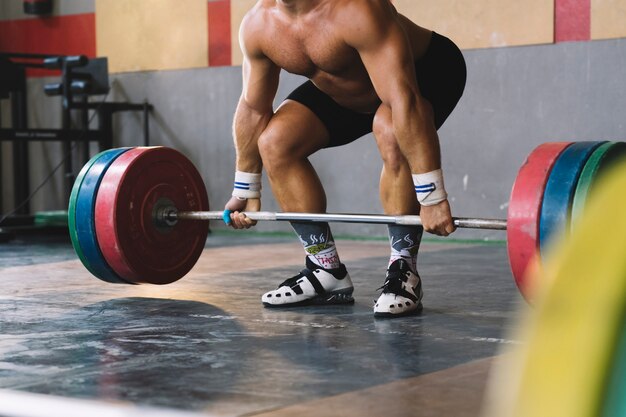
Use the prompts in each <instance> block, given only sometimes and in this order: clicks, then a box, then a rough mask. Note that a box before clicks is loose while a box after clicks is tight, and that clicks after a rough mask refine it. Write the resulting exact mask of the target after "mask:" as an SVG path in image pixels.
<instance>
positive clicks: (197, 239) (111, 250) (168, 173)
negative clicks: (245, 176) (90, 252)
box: [95, 147, 209, 284]
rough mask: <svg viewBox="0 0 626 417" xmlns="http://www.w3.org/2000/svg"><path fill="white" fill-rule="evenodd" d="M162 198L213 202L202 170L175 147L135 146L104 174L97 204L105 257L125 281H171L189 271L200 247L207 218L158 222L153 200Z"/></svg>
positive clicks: (190, 205) (192, 207)
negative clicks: (210, 199) (155, 217)
mask: <svg viewBox="0 0 626 417" xmlns="http://www.w3.org/2000/svg"><path fill="white" fill-rule="evenodd" d="M164 201H169V202H171V203H172V204H173V205H174V206H175V207H176V208H177V209H178V210H179V211H196V210H208V208H209V202H208V197H207V194H206V188H205V186H204V183H203V182H202V178H201V177H200V174H199V173H198V171H197V170H196V168H195V167H194V166H193V164H192V163H191V162H190V161H189V160H188V159H187V158H186V157H185V156H183V155H182V154H181V153H180V152H178V151H175V150H173V149H169V148H164V147H150V148H135V149H131V150H129V151H127V152H126V153H124V154H123V155H121V156H120V157H119V158H118V159H116V160H115V162H114V163H113V164H111V166H110V167H109V169H108V171H107V172H106V174H105V175H104V177H103V178H102V183H101V184H100V188H99V190H98V196H97V198H96V207H95V222H96V235H97V238H98V243H99V245H100V248H101V250H102V254H103V255H104V257H105V259H106V261H107V263H108V264H109V265H110V266H111V268H113V270H114V271H115V272H116V273H117V274H118V275H119V276H121V277H122V278H124V279H125V280H127V281H130V282H133V283H138V284H139V283H150V284H169V283H171V282H174V281H176V280H178V279H180V278H182V277H183V276H184V275H185V274H187V272H189V270H191V268H192V267H193V266H194V264H195V263H196V261H197V260H198V258H199V257H200V254H201V253H202V249H203V248H204V244H205V241H206V237H207V233H208V223H206V222H195V221H181V222H178V223H177V224H176V225H175V226H172V227H163V226H157V225H156V224H155V222H154V220H153V219H154V209H155V205H156V204H157V203H159V204H162V203H163V202H164Z"/></svg>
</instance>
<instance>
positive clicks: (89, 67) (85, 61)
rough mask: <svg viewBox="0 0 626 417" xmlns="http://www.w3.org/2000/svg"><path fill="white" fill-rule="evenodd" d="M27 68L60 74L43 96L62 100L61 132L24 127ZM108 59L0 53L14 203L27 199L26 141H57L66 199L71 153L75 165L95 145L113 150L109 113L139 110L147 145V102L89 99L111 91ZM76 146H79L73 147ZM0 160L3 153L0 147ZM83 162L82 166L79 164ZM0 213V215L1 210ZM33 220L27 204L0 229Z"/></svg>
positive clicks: (0, 131) (4, 136)
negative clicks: (93, 121) (94, 117)
mask: <svg viewBox="0 0 626 417" xmlns="http://www.w3.org/2000/svg"><path fill="white" fill-rule="evenodd" d="M28 68H40V69H41V68H43V69H49V70H56V71H60V74H61V76H60V80H59V82H55V83H49V84H46V85H45V86H44V93H45V94H46V95H47V96H61V98H62V110H61V112H62V123H61V128H60V129H46V128H30V127H29V126H28V120H27V116H28V105H27V82H26V71H27V69H28ZM109 89H110V87H109V74H108V61H107V58H88V57H86V56H84V55H78V56H65V55H46V54H22V53H0V100H3V99H5V100H6V99H8V100H10V109H11V118H10V123H11V125H10V127H5V126H2V119H1V118H0V142H2V141H10V142H11V143H12V149H11V150H12V159H13V184H12V186H13V190H14V202H15V205H18V204H20V203H22V202H25V201H27V199H28V197H29V195H30V186H29V183H30V176H29V165H30V161H29V154H28V143H29V142H32V141H40V142H60V143H61V144H62V150H63V151H62V154H63V155H65V156H67V157H66V158H65V160H64V163H63V174H64V192H65V200H66V201H67V200H68V199H69V193H70V191H71V189H72V185H73V183H74V179H75V175H74V166H73V158H72V154H73V153H74V151H76V152H78V155H77V156H76V157H77V160H78V161H79V162H78V165H79V166H82V165H83V164H84V163H85V162H86V161H87V160H89V158H90V155H89V148H90V146H89V144H90V143H91V142H96V143H97V144H98V148H99V150H100V151H102V150H105V149H110V148H112V147H113V114H115V113H117V112H125V111H141V112H143V136H144V138H143V144H144V145H145V146H148V145H149V143H150V132H149V113H150V112H151V111H152V110H153V106H152V105H151V104H149V103H147V102H144V103H127V102H109V101H92V102H90V101H89V97H90V96H97V95H106V94H107V93H108V92H109ZM90 111H95V112H96V115H97V118H98V120H97V126H96V128H94V129H90V128H89V112H90ZM76 144H80V145H81V146H78V147H77V146H76ZM0 160H2V149H1V148H0ZM81 160H82V163H81ZM3 186H7V183H6V182H5V183H4V184H3V181H0V208H1V207H3V200H2V199H3V189H2V187H3ZM0 213H1V212H0ZM33 221H34V216H33V215H32V213H31V208H30V205H29V204H28V202H26V203H25V204H24V205H22V206H21V207H19V208H18V209H17V210H16V211H15V213H13V214H12V215H11V216H10V217H8V218H7V219H6V220H5V221H4V222H3V224H2V225H0V228H1V227H12V226H13V227H23V226H30V225H32V224H33Z"/></svg>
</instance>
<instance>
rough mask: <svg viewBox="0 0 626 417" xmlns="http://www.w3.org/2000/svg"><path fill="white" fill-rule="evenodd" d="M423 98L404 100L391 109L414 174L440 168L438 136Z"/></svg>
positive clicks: (398, 136)
mask: <svg viewBox="0 0 626 417" xmlns="http://www.w3.org/2000/svg"><path fill="white" fill-rule="evenodd" d="M421 100H423V99H421V98H419V97H418V98H415V99H410V100H405V101H404V102H401V103H396V104H395V105H394V107H392V109H391V111H392V118H393V129H394V133H395V136H396V138H397V140H398V145H399V146H400V149H401V150H402V153H403V154H404V156H405V157H406V158H407V161H408V163H409V165H410V167H411V172H412V173H413V174H421V173H425V172H431V171H435V170H437V169H440V168H441V151H440V147H439V136H438V135H437V130H436V128H435V125H434V122H433V120H432V110H431V109H430V108H428V107H427V106H428V104H427V103H423V102H420V101H421Z"/></svg>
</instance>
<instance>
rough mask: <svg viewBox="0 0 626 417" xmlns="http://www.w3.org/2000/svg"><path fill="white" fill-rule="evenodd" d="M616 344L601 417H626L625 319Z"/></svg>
mask: <svg viewBox="0 0 626 417" xmlns="http://www.w3.org/2000/svg"><path fill="white" fill-rule="evenodd" d="M617 342H618V347H617V349H616V350H615V354H614V358H615V359H614V361H613V364H612V366H611V369H612V374H611V376H610V377H609V379H608V381H607V389H606V397H605V399H604V401H603V409H602V416H603V417H613V416H626V318H624V319H622V334H621V336H620V338H619V340H618V341H617Z"/></svg>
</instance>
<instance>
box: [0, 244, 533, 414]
mask: <svg viewBox="0 0 626 417" xmlns="http://www.w3.org/2000/svg"><path fill="white" fill-rule="evenodd" d="M29 239H32V238H29ZM338 247H339V250H340V255H341V256H342V260H343V261H344V262H345V263H346V264H347V266H348V270H349V271H350V274H351V276H352V279H353V281H354V283H355V287H356V289H355V300H356V303H355V305H354V306H333V307H306V308H300V309H287V310H275V309H271V310H270V309H265V308H264V307H263V306H262V305H261V303H260V296H261V294H262V293H263V292H264V291H266V290H269V289H272V288H274V287H275V286H276V285H277V284H278V283H279V282H282V281H283V280H284V279H286V278H289V277H290V276H293V275H295V273H297V272H298V271H299V269H300V268H301V264H302V260H303V257H304V255H303V252H302V249H301V248H300V247H299V244H298V243H297V242H296V241H295V240H294V239H287V238H276V237H263V236H259V235H252V236H251V237H250V236H248V237H246V236H245V234H242V235H232V234H226V235H223V234H221V235H217V236H210V237H209V240H208V242H207V248H206V250H205V253H204V254H203V256H202V258H201V259H200V261H199V262H198V265H196V267H195V268H194V269H193V270H192V272H191V273H190V274H189V275H188V276H187V277H185V278H184V279H182V280H181V281H179V282H177V283H174V284H171V285H168V286H161V287H157V286H125V285H112V284H107V283H104V282H100V281H98V280H97V279H95V278H93V277H91V276H90V275H89V273H88V272H87V271H86V270H85V269H84V268H83V267H82V265H81V264H80V263H79V262H78V261H77V260H76V259H75V257H74V255H73V252H72V250H71V246H70V245H69V243H68V242H67V241H65V240H62V239H61V240H59V239H58V238H54V239H52V238H50V239H48V240H45V239H44V240H43V241H42V240H36V241H32V240H22V241H20V240H17V241H13V242H11V243H7V244H2V245H0V262H2V263H1V264H0V276H2V290H1V291H0V388H5V389H12V390H20V391H27V392H35V393H45V394H54V395H60V396H64V397H70V398H89V399H116V400H125V401H131V402H134V403H138V404H142V405H151V406H158V407H168V408H176V409H184V410H198V411H204V412H211V413H216V414H220V415H256V414H260V413H263V412H268V411H271V410H280V409H281V408H284V407H293V406H297V405H298V404H302V403H304V404H308V403H310V402H311V401H313V403H312V404H316V405H312V406H311V407H319V403H315V401H320V400H321V401H323V400H324V399H326V398H331V397H336V396H341V395H350V393H353V392H363V390H372V389H374V390H376V389H377V387H385V386H387V387H388V386H389V384H396V385H397V384H400V386H402V383H403V382H402V381H405V380H406V381H410V380H411V378H416V377H424V376H428V375H434V373H437V372H441V371H446V370H447V372H448V373H449V375H455V373H454V372H453V371H451V370H455V369H461V368H459V367H463V366H465V365H467V364H470V363H473V362H474V361H477V360H480V359H485V358H492V357H493V356H495V355H497V354H498V351H499V349H500V347H502V346H503V345H506V344H507V343H514V342H515V341H510V340H507V329H508V326H509V324H510V322H511V320H512V318H513V316H514V313H513V312H514V311H515V310H516V309H517V305H518V304H519V303H522V301H521V298H520V297H519V295H518V292H517V289H516V288H515V284H514V282H513V279H512V278H511V276H510V272H509V268H508V261H507V258H506V247H505V246H504V245H494V244H489V245H487V244H485V245H480V244H462V243H456V244H454V243H453V244H433V243H427V244H424V245H423V250H422V253H421V254H420V260H419V265H420V266H419V268H420V274H421V275H422V278H423V280H424V291H425V298H424V311H423V313H422V314H421V315H419V316H413V317H406V318H402V319H393V320H380V319H378V320H377V319H374V317H373V314H372V310H371V307H372V303H373V300H374V298H375V297H376V295H377V293H376V288H378V287H379V286H380V285H381V284H382V282H383V278H384V272H385V267H386V258H387V256H388V247H387V244H386V243H385V242H376V241H371V242H358V241H350V240H338ZM450 372H452V373H450ZM466 374H467V373H466ZM446 375H448V374H446ZM472 375H473V374H472ZM480 375H481V376H480V377H477V378H479V380H475V381H473V383H474V385H476V386H477V387H479V388H480V387H482V386H484V378H485V373H481V374H480ZM447 378H448V379H449V380H453V379H454V378H451V379H450V376H448V377H447ZM470 382H471V381H470ZM478 392H479V393H480V392H481V391H480V389H478ZM407 395H411V396H412V397H411V398H409V399H408V400H409V402H408V403H407V402H398V401H397V400H394V401H392V400H391V397H390V396H389V395H386V396H385V398H387V399H389V401H390V404H389V407H395V408H398V407H400V408H401V409H400V410H397V411H399V414H394V415H418V414H415V410H413V409H412V408H411V406H410V404H412V403H413V401H414V400H415V401H418V399H417V398H416V397H415V396H416V393H415V392H411V393H410V394H409V393H407ZM380 401H384V400H378V401H377V404H378V405H380ZM419 401H421V402H424V399H422V400H419ZM433 401H434V400H433ZM457 401H459V402H461V401H464V400H463V399H462V398H461V397H459V398H457ZM425 403H426V404H428V403H429V401H428V399H426V400H425ZM407 404H408V405H407ZM420 404H421V403H420ZM421 407H424V406H423V405H421ZM457 408H458V409H462V408H465V411H466V412H468V414H464V415H475V413H476V412H477V410H476V409H471V407H470V409H468V407H467V406H466V405H463V404H457ZM316 410H317V411H316V412H317V415H324V414H325V413H324V412H321V411H320V409H317V408H316ZM362 413H363V412H362V411H360V412H359V414H361V415H362ZM328 415H332V413H331V414H328ZM372 415H376V414H372ZM419 415H426V414H424V413H420V414H419Z"/></svg>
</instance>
